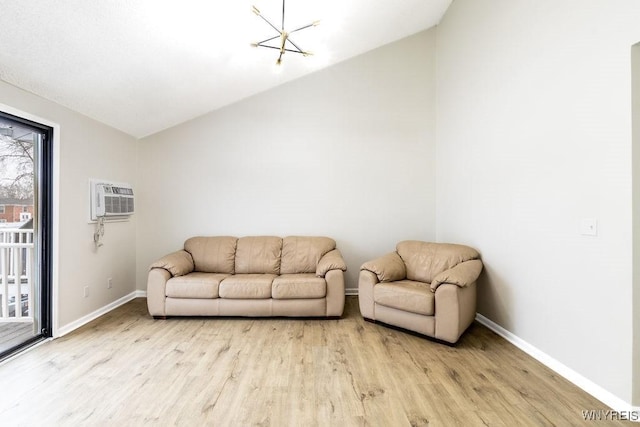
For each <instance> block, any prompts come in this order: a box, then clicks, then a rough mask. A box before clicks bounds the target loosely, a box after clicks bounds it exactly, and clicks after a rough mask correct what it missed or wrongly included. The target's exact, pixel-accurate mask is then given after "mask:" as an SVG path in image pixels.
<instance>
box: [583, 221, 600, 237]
mask: <svg viewBox="0 0 640 427" xmlns="http://www.w3.org/2000/svg"><path fill="white" fill-rule="evenodd" d="M580 234H582V235H583V236H597V235H598V220H597V219H595V218H583V219H582V221H581V222H580Z"/></svg>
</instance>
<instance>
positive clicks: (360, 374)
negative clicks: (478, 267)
mask: <svg viewBox="0 0 640 427" xmlns="http://www.w3.org/2000/svg"><path fill="white" fill-rule="evenodd" d="M0 396H1V398H0V424H2V425H12V426H13V425H70V426H92V425H95V426H109V425H114V426H115V425H117V426H121V425H126V426H128V425H147V424H148V425H187V426H202V425H215V426H249V425H256V426H352V425H353V426H364V425H371V426H410V425H411V426H422V425H429V426H452V425H459V426H476V425H478V426H484V425H488V426H520V425H524V426H541V425H558V426H575V425H604V424H605V423H595V422H584V420H583V417H582V413H581V410H583V409H585V410H589V409H607V408H606V407H605V406H604V405H603V404H602V403H600V402H599V401H597V400H596V399H594V398H593V397H591V396H589V395H588V394H586V393H584V392H583V391H581V390H579V389H578V388H577V387H575V386H573V385H572V384H570V383H569V382H568V381H566V380H564V379H563V378H561V377H559V376H558V375H557V374H555V373H554V372H552V371H550V370H549V369H547V368H546V367H544V366H542V365H541V364H540V363H538V362H536V361H535V360H534V359H532V358H531V357H529V356H527V355H526V354H524V353H523V352H521V351H520V350H518V349H517V348H515V347H514V346H512V345H511V344H509V343H507V342H506V341H505V340H503V339H502V338H500V337H498V336H497V335H495V334H494V333H492V332H491V331H489V330H488V329H486V328H485V327H483V326H481V325H478V324H474V325H473V326H472V327H471V328H470V330H469V331H468V332H467V333H466V334H465V335H464V336H463V338H462V339H461V341H460V342H459V343H458V345H457V346H456V347H448V346H445V345H443V344H438V343H435V342H432V341H429V340H427V339H424V338H420V337H416V336H414V335H411V334H408V333H404V332H401V331H397V330H394V329H390V328H385V327H383V326H381V325H376V324H371V323H368V322H365V321H363V319H362V317H361V316H360V313H359V310H358V303H357V299H356V297H347V304H346V310H345V315H344V317H343V318H342V319H339V320H305V319H221V318H206V319H200V318H190V319H179V318H174V319H168V320H153V319H152V318H151V317H150V316H149V315H148V313H147V311H146V301H145V300H144V299H136V300H134V301H132V302H130V303H128V304H126V305H124V306H122V307H120V308H118V309H116V310H114V311H112V312H110V313H109V314H107V315H105V316H103V317H101V318H100V319H97V320H95V321H93V322H91V323H90V324H88V325H86V326H84V327H82V328H80V329H78V330H76V331H74V332H73V333H71V334H69V335H67V336H65V337H63V338H60V339H57V340H54V341H51V342H48V343H46V344H44V345H41V346H39V347H37V348H35V349H33V350H31V351H30V352H27V353H25V354H23V355H21V356H20V357H18V358H16V359H14V360H11V361H9V362H7V363H5V364H3V365H1V366H0ZM623 424H624V423H622V422H618V421H616V422H611V423H608V424H607V425H623ZM629 424H630V425H631V423H629Z"/></svg>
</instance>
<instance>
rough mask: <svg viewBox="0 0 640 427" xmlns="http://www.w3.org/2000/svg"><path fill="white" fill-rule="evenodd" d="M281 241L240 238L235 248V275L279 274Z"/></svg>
mask: <svg viewBox="0 0 640 427" xmlns="http://www.w3.org/2000/svg"><path fill="white" fill-rule="evenodd" d="M281 253H282V239H281V238H280V237H273V236H257V237H241V238H239V239H238V244H237V246H236V274H276V275H278V274H280V255H281Z"/></svg>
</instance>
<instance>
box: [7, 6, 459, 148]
mask: <svg viewBox="0 0 640 427" xmlns="http://www.w3.org/2000/svg"><path fill="white" fill-rule="evenodd" d="M450 3H451V0H400V1H391V0H322V1H314V2H310V1H308V0H288V1H287V2H286V15H285V30H291V29H295V28H298V27H300V26H303V25H306V24H308V23H311V22H312V21H315V20H320V21H321V23H320V25H319V26H317V27H312V28H309V29H305V30H303V31H300V32H297V33H295V34H293V35H292V36H291V38H292V39H293V40H294V41H295V43H296V44H297V45H299V46H300V47H301V48H303V49H305V50H309V51H311V52H313V53H314V55H313V56H309V57H303V56H302V55H298V54H296V53H290V52H287V53H286V54H285V55H284V56H283V65H282V66H280V67H277V66H275V62H276V59H277V57H278V51H277V50H271V49H264V48H255V47H251V45H250V43H252V42H258V41H261V40H264V39H266V38H269V37H272V36H274V35H277V33H276V32H275V30H274V29H272V28H271V27H270V26H269V25H268V24H267V23H266V22H264V21H263V20H262V19H260V18H259V17H258V16H256V15H255V14H253V13H252V11H251V6H252V5H255V6H256V7H257V8H258V9H259V10H260V11H261V12H262V14H263V15H264V16H265V17H266V18H267V19H269V20H270V21H271V22H273V23H274V24H276V26H280V24H281V18H282V0H253V1H247V0H233V1H229V0H227V1H222V0H208V1H204V0H181V1H175V0H108V1H105V0H58V1H51V0H29V1H15V0H0V79H1V80H4V81H5V82H7V83H10V84H12V85H14V86H17V87H19V88H22V89H24V90H27V91H29V92H32V93H34V94H36V95H39V96H42V97H44V98H47V99H49V100H51V101H54V102H56V103H58V104H61V105H63V106H66V107H68V108H70V109H72V110H75V111H77V112H80V113H82V114H84V115H86V116H89V117H92V118H94V119H96V120H99V121H101V122H103V123H106V124H108V125H110V126H113V127H114V128H117V129H120V130H122V131H123V132H126V133H128V134H130V135H132V136H135V137H143V136H147V135H150V134H153V133H155V132H158V131H161V130H163V129H166V128H169V127H171V126H174V125H176V124H179V123H182V122H184V121H187V120H190V119H192V118H194V117H197V116H200V115H202V114H205V113H207V112H209V111H212V110H215V109H218V108H220V107H223V106H225V105H228V104H231V103H233V102H236V101H239V100H241V99H243V98H246V97H249V96H251V95H254V94H256V93H259V92H262V91H265V90H267V89H270V88H272V87H275V86H277V85H280V84H282V83H284V82H287V81H290V80H292V79H295V78H298V77H301V76H303V75H305V74H307V73H311V72H314V71H317V70H319V69H321V68H323V67H326V66H329V65H332V64H335V63H337V62H340V61H344V60H345V59H348V58H350V57H353V56H356V55H359V54H361V53H364V52H366V51H369V50H372V49H375V48H376V47H379V46H382V45H384V44H387V43H390V42H393V41H396V40H399V39H401V38H403V37H406V36H408V35H411V34H414V33H417V32H419V31H422V30H425V29H428V28H430V27H432V26H434V25H436V24H437V23H438V22H439V21H440V19H441V17H442V16H443V14H444V13H445V11H446V10H447V8H448V7H449V5H450ZM0 101H1V100H0Z"/></svg>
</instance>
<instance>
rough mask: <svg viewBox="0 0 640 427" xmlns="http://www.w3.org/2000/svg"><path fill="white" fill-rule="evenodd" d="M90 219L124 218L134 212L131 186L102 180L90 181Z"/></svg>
mask: <svg viewBox="0 0 640 427" xmlns="http://www.w3.org/2000/svg"><path fill="white" fill-rule="evenodd" d="M90 192H91V194H90V197H91V220H92V221H96V220H97V219H98V218H100V217H103V218H105V219H126V218H128V217H129V215H132V214H133V213H134V212H135V201H134V194H133V187H131V185H129V184H124V183H115V182H109V181H103V180H91V181H90Z"/></svg>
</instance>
